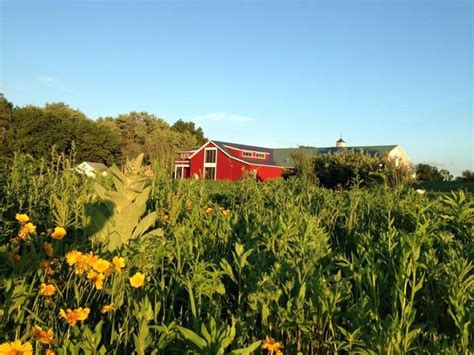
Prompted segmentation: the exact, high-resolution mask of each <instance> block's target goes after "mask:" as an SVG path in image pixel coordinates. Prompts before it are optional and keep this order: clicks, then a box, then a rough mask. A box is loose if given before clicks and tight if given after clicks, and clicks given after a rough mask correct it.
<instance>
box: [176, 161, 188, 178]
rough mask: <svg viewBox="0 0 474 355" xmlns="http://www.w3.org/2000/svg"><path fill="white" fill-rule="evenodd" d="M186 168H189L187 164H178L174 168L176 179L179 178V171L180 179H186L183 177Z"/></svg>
mask: <svg viewBox="0 0 474 355" xmlns="http://www.w3.org/2000/svg"><path fill="white" fill-rule="evenodd" d="M185 168H189V165H185V164H176V165H175V166H174V178H175V179H176V176H178V169H180V170H181V177H180V179H184V176H183V173H184V169H185Z"/></svg>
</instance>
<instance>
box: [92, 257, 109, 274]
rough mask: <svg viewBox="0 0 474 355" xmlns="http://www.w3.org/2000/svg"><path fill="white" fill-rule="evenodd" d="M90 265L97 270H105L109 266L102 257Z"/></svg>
mask: <svg viewBox="0 0 474 355" xmlns="http://www.w3.org/2000/svg"><path fill="white" fill-rule="evenodd" d="M92 267H93V268H94V270H95V271H97V272H106V271H107V270H108V269H109V268H110V262H108V261H107V260H104V259H97V261H96V262H95V263H94V264H93V265H92Z"/></svg>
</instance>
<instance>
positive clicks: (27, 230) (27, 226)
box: [23, 222, 36, 234]
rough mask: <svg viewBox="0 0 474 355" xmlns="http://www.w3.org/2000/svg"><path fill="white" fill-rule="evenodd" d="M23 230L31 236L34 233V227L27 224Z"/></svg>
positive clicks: (31, 224)
mask: <svg viewBox="0 0 474 355" xmlns="http://www.w3.org/2000/svg"><path fill="white" fill-rule="evenodd" d="M23 229H24V230H25V231H26V232H27V233H28V234H32V233H35V232H36V226H35V225H34V224H33V223H31V222H29V223H27V224H25V226H24V227H23Z"/></svg>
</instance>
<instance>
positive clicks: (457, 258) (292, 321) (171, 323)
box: [0, 157, 474, 354]
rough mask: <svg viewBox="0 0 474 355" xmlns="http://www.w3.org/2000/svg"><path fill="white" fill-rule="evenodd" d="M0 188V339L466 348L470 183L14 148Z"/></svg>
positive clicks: (59, 343)
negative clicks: (352, 185) (297, 173)
mask: <svg viewBox="0 0 474 355" xmlns="http://www.w3.org/2000/svg"><path fill="white" fill-rule="evenodd" d="M0 188H1V190H0V344H1V345H0V353H1V354H3V353H6V354H8V353H9V351H13V350H14V349H17V350H18V352H17V353H15V354H23V353H24V354H28V353H31V351H36V352H37V353H41V354H45V353H52V352H54V353H57V354H75V353H84V354H96V353H99V354H101V353H116V354H131V353H133V352H136V353H138V354H145V353H147V354H150V353H171V354H173V353H175V354H182V353H199V354H224V353H225V354H228V353H234V354H245V353H252V352H254V353H256V354H282V353H284V354H297V353H301V354H327V353H384V354H385V353H386V354H400V353H408V352H412V353H433V354H435V353H450V354H451V353H465V354H467V353H470V352H471V353H472V351H473V347H474V340H473V329H472V324H473V321H474V307H473V298H474V276H473V274H474V264H473V261H472V260H473V257H474V243H473V241H474V238H473V236H474V200H473V198H472V195H471V194H470V193H464V192H457V193H452V194H445V195H441V194H439V195H436V196H423V195H418V194H417V193H416V192H414V189H412V188H408V187H399V188H395V189H387V188H384V187H374V188H370V189H352V190H350V191H332V190H326V189H322V188H318V187H316V186H313V185H311V184H309V183H306V182H304V181H302V180H298V179H289V180H281V181H274V182H268V183H263V184H262V183H256V182H255V181H252V180H243V181H240V182H235V183H230V182H206V181H196V180H192V181H174V180H171V179H169V178H168V177H166V176H165V175H164V174H161V173H160V172H159V171H157V170H155V171H154V174H153V175H152V176H151V177H146V176H144V175H143V174H142V173H141V170H140V162H136V164H135V165H133V164H130V165H129V167H128V169H127V170H126V171H125V172H124V173H121V172H120V171H119V170H118V169H111V171H110V172H109V175H108V176H107V177H105V178H102V177H101V178H100V179H97V180H95V181H94V180H92V179H87V178H84V177H83V176H81V175H78V174H77V173H75V172H74V171H72V170H71V169H70V166H69V163H68V161H67V160H64V159H61V158H58V160H57V161H55V162H54V163H49V164H42V163H40V162H37V161H34V160H32V159H30V158H28V157H17V158H16V160H15V161H14V163H13V165H12V166H11V171H9V172H8V173H6V174H5V175H4V176H2V178H1V180H0ZM12 354H13V352H12Z"/></svg>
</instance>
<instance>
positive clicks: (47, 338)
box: [33, 325, 54, 344]
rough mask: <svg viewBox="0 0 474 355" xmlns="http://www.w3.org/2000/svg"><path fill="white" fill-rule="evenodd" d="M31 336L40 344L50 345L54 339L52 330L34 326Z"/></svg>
mask: <svg viewBox="0 0 474 355" xmlns="http://www.w3.org/2000/svg"><path fill="white" fill-rule="evenodd" d="M33 336H34V337H35V339H36V340H37V341H38V342H40V343H41V344H51V343H52V342H53V338H54V332H53V329H47V330H46V329H44V330H43V329H41V327H40V326H37V325H35V327H34V328H33Z"/></svg>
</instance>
